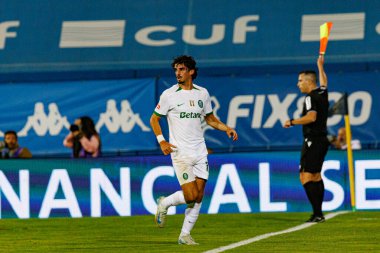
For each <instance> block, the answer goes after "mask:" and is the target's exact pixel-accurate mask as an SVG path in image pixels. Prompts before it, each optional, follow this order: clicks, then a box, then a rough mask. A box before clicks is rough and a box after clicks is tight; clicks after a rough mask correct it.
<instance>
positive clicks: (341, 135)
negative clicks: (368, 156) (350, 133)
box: [332, 127, 362, 150]
mask: <svg viewBox="0 0 380 253" xmlns="http://www.w3.org/2000/svg"><path fill="white" fill-rule="evenodd" d="M332 144H333V145H334V147H335V148H336V149H342V150H345V149H347V139H346V128H344V127H341V128H339V130H338V135H337V137H336V139H335V141H334V142H333V143H332ZM351 147H352V149H353V150H355V149H361V148H362V145H361V143H360V140H357V139H355V140H351Z"/></svg>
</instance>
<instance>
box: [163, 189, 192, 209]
mask: <svg viewBox="0 0 380 253" xmlns="http://www.w3.org/2000/svg"><path fill="white" fill-rule="evenodd" d="M161 203H162V205H163V206H164V207H165V208H169V206H178V205H181V204H185V203H186V201H185V196H184V195H183V192H182V191H176V192H175V193H173V194H172V195H169V196H167V197H166V198H165V199H164V200H163V201H162V202H161Z"/></svg>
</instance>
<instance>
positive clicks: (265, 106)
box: [159, 72, 380, 150]
mask: <svg viewBox="0 0 380 253" xmlns="http://www.w3.org/2000/svg"><path fill="white" fill-rule="evenodd" d="M327 75H328V80H329V84H328V85H329V86H328V90H329V101H330V106H332V105H333V104H334V103H335V102H336V101H338V100H339V98H340V97H341V96H342V94H343V93H344V92H347V93H348V105H349V114H350V122H351V128H352V136H353V138H354V139H359V140H360V141H361V142H362V144H365V145H369V144H371V145H374V146H378V144H379V136H380V129H379V127H378V116H379V115H380V111H379V109H380V104H379V101H378V99H376V95H375V94H377V93H378V92H379V83H380V75H379V73H377V72H374V73H369V72H363V73H346V74H336V73H334V74H329V73H327ZM297 81H298V73H294V74H283V75H268V76H254V77H214V78H210V77H205V78H202V76H200V77H197V79H196V80H195V83H196V84H198V85H200V86H203V87H205V88H207V89H208V91H209V93H210V96H211V101H212V105H213V108H214V114H215V115H216V116H217V117H218V118H220V120H221V121H223V122H225V123H227V125H229V126H230V127H233V128H236V130H237V132H238V134H239V141H237V142H234V143H232V142H231V141H230V140H229V139H228V138H227V136H226V135H225V134H224V133H223V132H220V131H217V130H214V129H212V128H211V127H208V126H206V124H205V133H206V142H207V144H208V146H209V147H210V148H224V149H228V150H234V149H239V148H260V149H265V148H267V149H271V148H293V147H295V146H300V145H301V144H302V128H301V126H294V127H292V128H290V129H285V128H283V127H282V126H283V125H284V123H285V121H286V120H288V119H291V118H295V119H296V118H299V117H300V116H301V112H302V105H303V101H304V97H305V95H304V94H301V93H300V91H299V89H298V87H297ZM175 82H176V80H175V79H170V78H166V79H165V78H164V79H162V80H160V82H159V84H160V85H159V91H162V90H164V89H165V88H167V87H170V86H171V85H173V83H175ZM327 125H328V130H329V132H330V134H332V135H336V134H337V131H338V129H339V128H340V127H343V126H344V125H345V124H344V118H343V116H342V115H334V116H331V117H330V118H329V119H328V122H327Z"/></svg>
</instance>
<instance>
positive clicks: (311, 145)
mask: <svg viewBox="0 0 380 253" xmlns="http://www.w3.org/2000/svg"><path fill="white" fill-rule="evenodd" d="M329 145H330V143H329V141H328V140H327V137H325V136H322V137H307V138H305V139H304V142H303V145H302V152H301V161H300V172H309V173H320V172H321V170H322V165H323V162H324V160H325V156H326V154H327V150H328V148H329Z"/></svg>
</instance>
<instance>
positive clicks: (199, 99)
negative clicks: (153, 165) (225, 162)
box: [154, 84, 212, 156]
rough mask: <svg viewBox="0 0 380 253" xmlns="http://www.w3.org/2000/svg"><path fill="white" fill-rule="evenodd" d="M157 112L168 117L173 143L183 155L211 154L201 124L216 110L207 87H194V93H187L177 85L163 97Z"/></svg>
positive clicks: (169, 89)
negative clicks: (213, 109) (212, 105)
mask: <svg viewBox="0 0 380 253" xmlns="http://www.w3.org/2000/svg"><path fill="white" fill-rule="evenodd" d="M154 113H155V114H156V115H158V116H160V117H162V116H166V117H167V120H168V124H169V142H170V143H171V144H173V145H175V146H176V147H177V148H178V152H179V153H180V154H181V155H188V156H200V155H206V154H207V148H206V144H205V139H204V136H203V130H202V126H201V123H202V119H203V117H204V116H206V115H209V114H211V113H212V107H211V100H210V95H209V93H208V91H207V90H206V89H205V88H203V87H200V86H198V85H195V84H193V89H192V90H183V89H181V88H180V87H179V85H178V84H176V85H173V86H172V87H171V88H168V89H166V90H165V91H164V92H163V93H162V94H161V97H160V101H159V103H158V105H157V107H156V109H155V110H154Z"/></svg>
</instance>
